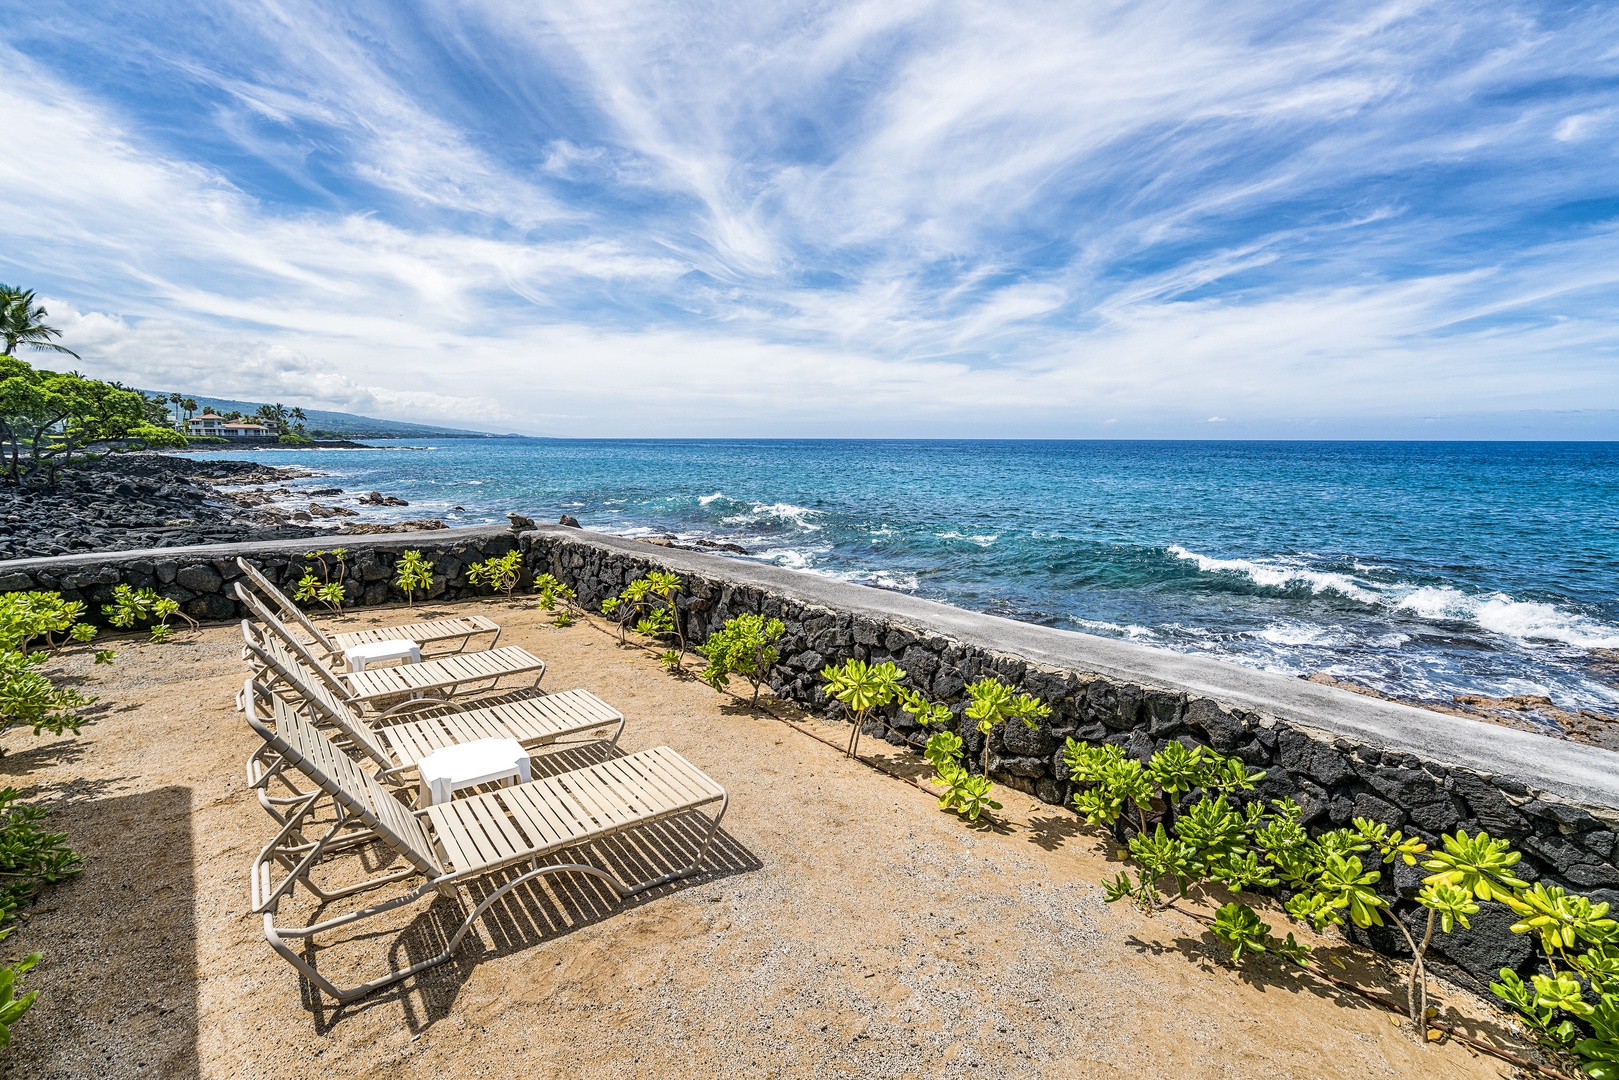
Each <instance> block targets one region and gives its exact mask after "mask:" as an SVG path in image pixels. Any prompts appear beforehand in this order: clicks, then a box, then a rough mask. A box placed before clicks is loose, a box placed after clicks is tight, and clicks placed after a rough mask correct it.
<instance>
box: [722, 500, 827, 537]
mask: <svg viewBox="0 0 1619 1080" xmlns="http://www.w3.org/2000/svg"><path fill="white" fill-rule="evenodd" d="M821 512H822V511H820V510H811V509H810V508H809V507H807V506H794V505H793V504H792V503H768V504H767V503H754V504H753V508H752V509H750V510H749V511H748V512H747V513H745V514H733V515H732V516H730V517H728V518H721V519H720V520H721V521H722V522H723V523H724V524H726V525H751V524H754V523H756V522H758V521H760V520H761V519H764V518H775V519H776V520H778V521H790V522H792V523H793V524H794V525H797V526H798V527H799V528H801V529H803V530H805V531H806V532H814V531H815V530H816V529H819V528H820V526H819V525H816V524H814V523H813V522H811V521H810V520H809V519H810V517H811V516H813V515H815V514H819V513H821Z"/></svg>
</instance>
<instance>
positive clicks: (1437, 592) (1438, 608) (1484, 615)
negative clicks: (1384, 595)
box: [1394, 585, 1619, 649]
mask: <svg viewBox="0 0 1619 1080" xmlns="http://www.w3.org/2000/svg"><path fill="white" fill-rule="evenodd" d="M1394 608H1395V610H1396V611H1404V612H1409V613H1410V614H1413V615H1416V616H1417V617H1418V618H1422V619H1428V620H1432V621H1435V622H1441V621H1442V622H1470V623H1473V624H1474V625H1476V626H1478V627H1479V628H1480V629H1483V630H1487V631H1489V632H1490V633H1492V634H1499V635H1501V636H1502V637H1510V638H1516V639H1518V640H1519V641H1555V642H1558V643H1560V644H1563V645H1573V646H1574V647H1576V648H1580V649H1619V627H1613V626H1608V625H1606V624H1604V623H1601V622H1598V621H1597V620H1596V619H1593V618H1591V617H1590V616H1588V615H1582V614H1579V613H1578V612H1572V611H1564V610H1563V609H1561V608H1559V607H1557V606H1556V605H1554V604H1546V603H1541V602H1540V601H1537V600H1515V599H1513V598H1512V597H1510V596H1508V595H1506V594H1505V593H1488V594H1475V595H1469V594H1467V593H1464V592H1462V591H1461V590H1460V589H1454V588H1451V587H1450V586H1448V585H1429V586H1424V587H1422V588H1419V589H1415V590H1413V591H1411V592H1410V593H1408V594H1406V595H1405V596H1404V597H1402V598H1401V599H1400V600H1399V602H1398V603H1397V604H1395V605H1394Z"/></svg>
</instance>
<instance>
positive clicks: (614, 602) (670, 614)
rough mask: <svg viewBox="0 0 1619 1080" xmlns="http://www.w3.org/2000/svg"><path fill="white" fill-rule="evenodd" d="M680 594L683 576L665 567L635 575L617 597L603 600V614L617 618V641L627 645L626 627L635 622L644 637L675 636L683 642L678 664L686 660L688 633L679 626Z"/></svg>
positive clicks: (677, 660) (678, 653)
mask: <svg viewBox="0 0 1619 1080" xmlns="http://www.w3.org/2000/svg"><path fill="white" fill-rule="evenodd" d="M679 593H680V578H679V577H678V576H677V575H675V574H671V573H668V572H666V571H662V570H651V571H648V572H647V573H646V574H645V575H643V576H641V577H638V578H636V579H635V580H634V581H632V582H630V583H629V584H628V585H626V586H624V588H623V590H622V591H621V592H620V593H619V594H618V595H617V596H610V597H608V598H607V599H606V600H603V601H602V614H603V615H613V616H615V617H616V618H617V619H618V643H619V644H620V645H622V644H624V630H625V627H626V626H628V625H630V624H631V623H632V622H633V623H634V630H635V632H636V633H637V634H640V635H642V636H643V637H651V638H658V637H673V638H675V639H676V640H677V641H678V642H679V645H680V648H679V650H678V652H676V654H675V662H674V663H673V664H672V665H669V666H670V667H679V666H680V665H681V664H682V663H684V662H685V659H686V633H685V631H684V630H682V629H681V626H680V617H679V616H680V612H679V611H678V609H677V605H676V602H675V598H676V597H677V596H678V595H679Z"/></svg>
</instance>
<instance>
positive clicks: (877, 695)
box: [821, 660, 905, 757]
mask: <svg viewBox="0 0 1619 1080" xmlns="http://www.w3.org/2000/svg"><path fill="white" fill-rule="evenodd" d="M821 678H823V679H825V680H826V688H825V689H826V696H827V697H829V698H834V699H836V700H838V701H841V702H843V707H844V710H845V711H846V712H847V713H848V714H849V719H850V721H851V722H852V723H853V724H854V730H853V731H851V732H850V733H849V745H848V748H847V749H846V751H845V753H847V754H848V756H850V757H854V756H855V755H857V754H858V753H859V752H860V731H861V729H862V728H863V727H865V724H866V719H867V717H868V716H869V715H870V714H871V712H872V711H873V710H875V709H882V708H885V707H887V706H889V705H892V704H893V703H894V701H895V699H896V698H898V697H899V696H900V694H901V693H902V692H903V689H902V688H901V686H900V680H901V679H903V678H905V672H904V671H903V670H902V669H900V668H899V667H897V666H896V665H895V664H894V662H893V661H891V660H890V661H885V662H884V663H881V664H868V663H866V662H865V661H864V660H850V661H848V662H847V663H844V664H827V665H826V666H825V667H823V668H821Z"/></svg>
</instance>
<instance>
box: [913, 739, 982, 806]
mask: <svg viewBox="0 0 1619 1080" xmlns="http://www.w3.org/2000/svg"><path fill="white" fill-rule="evenodd" d="M962 753H963V746H962V742H961V736H960V735H957V734H956V733H955V732H953V731H935V732H934V733H933V734H932V735H930V736H928V741H927V745H926V746H925V747H923V749H922V756H923V757H924V758H926V759H927V761H928V764H930V765H932V766H933V777H934V779H935V780H936V781H937V782H938V783H940V784H942V785H943V786H944V794H943V795H941V796H939V809H941V810H954V811H955V812H956V813H958V814H960V815H961V816H962V817H964V818H966V819H967V820H968V821H977V820H978V815H980V814H982V813H983V812H984V811H985V810H999V809H1001V804H1000V803H998V802H996V801H995V799H994V797H993V795H992V793H993V792H994V790H995V785H994V784H993V783H992V782H991V781H990V779H989V777H987V776H975V775H973V774H972V773H970V772H968V771H967V768H966V766H964V765H962V763H961V758H962Z"/></svg>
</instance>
